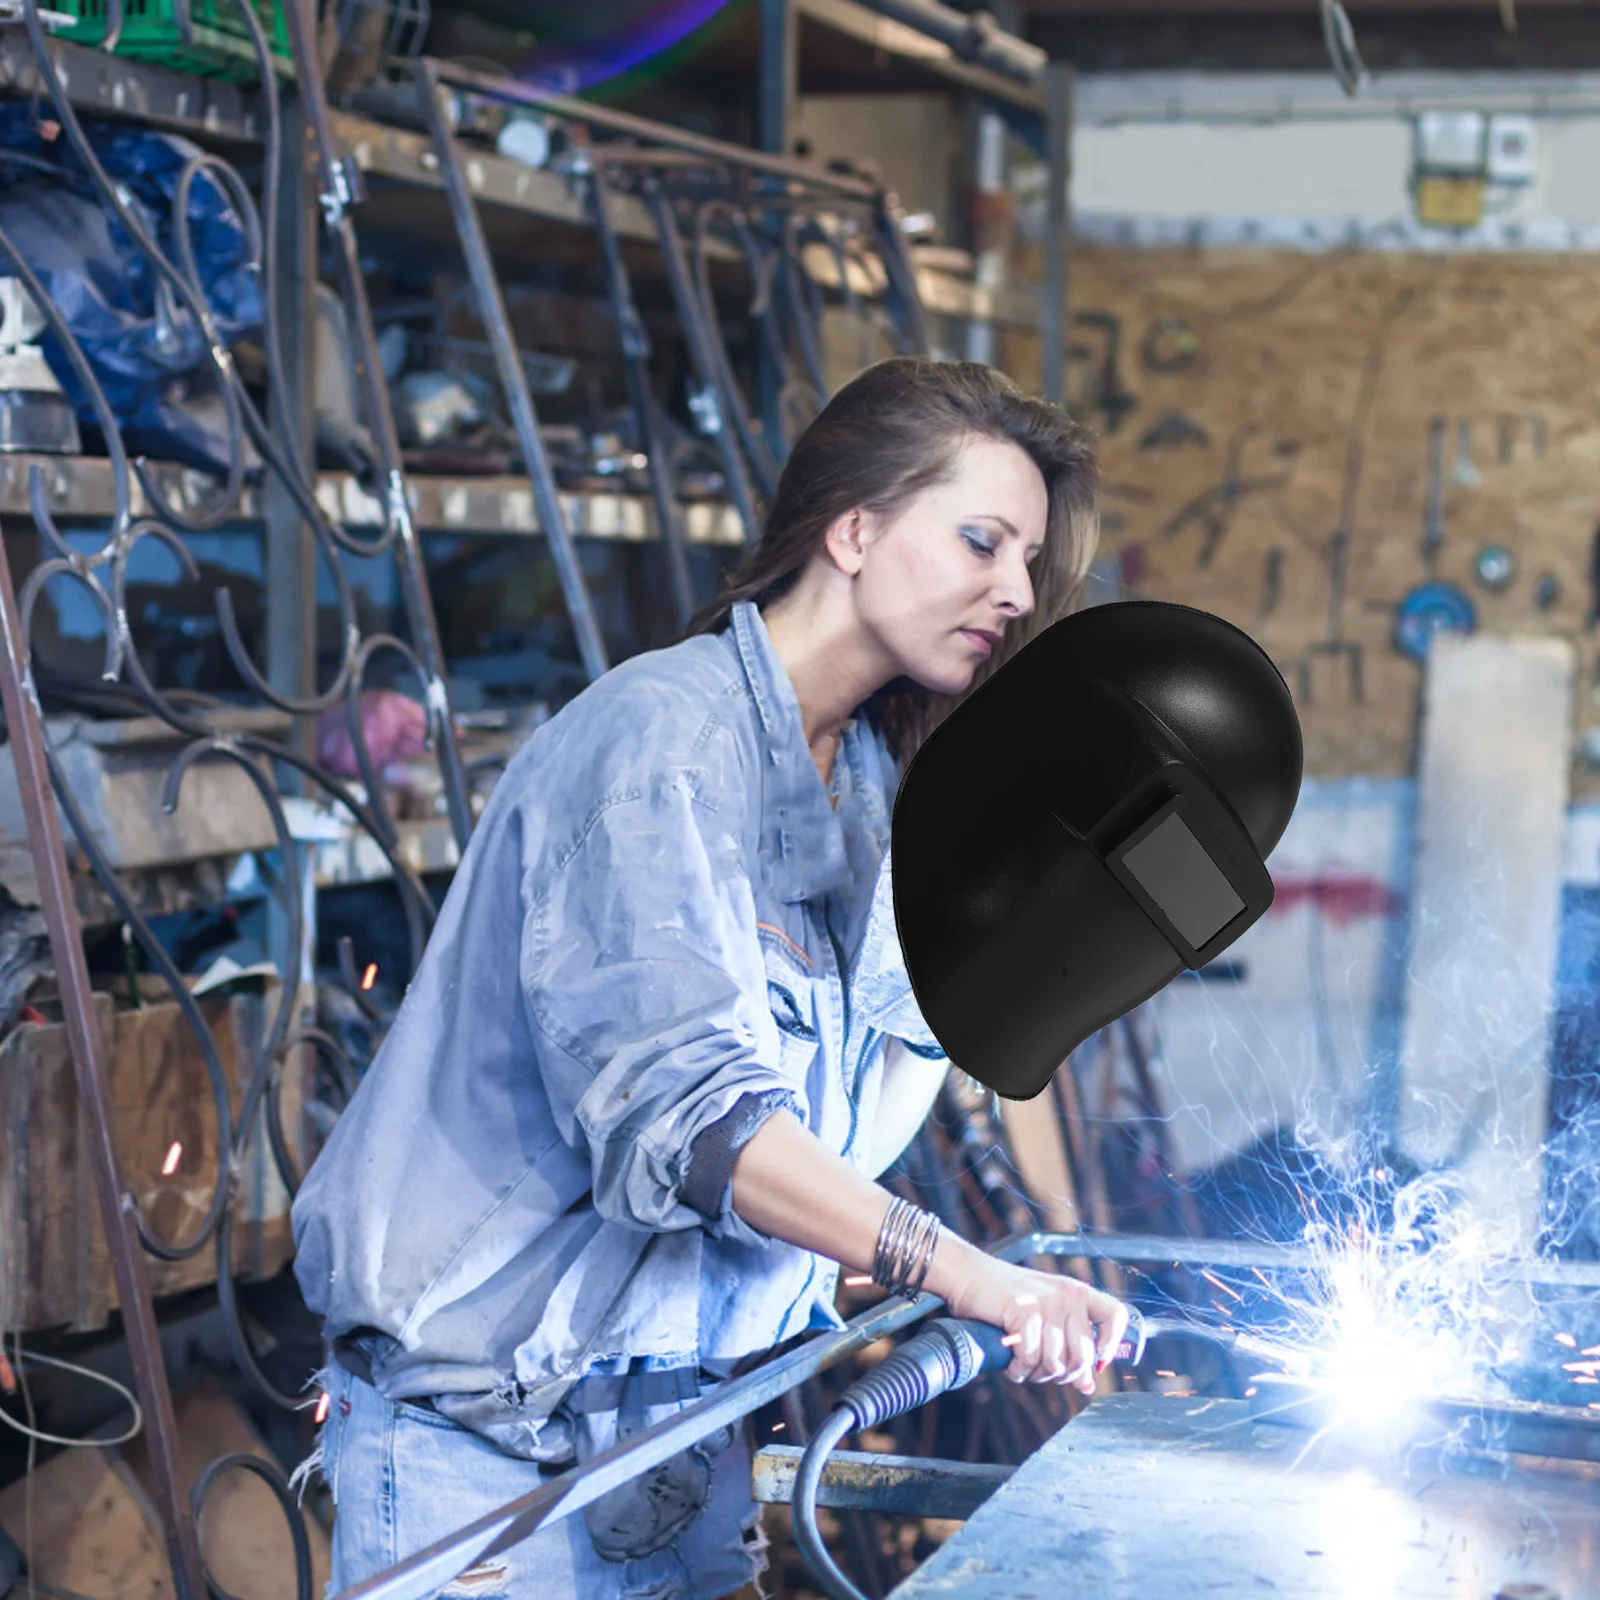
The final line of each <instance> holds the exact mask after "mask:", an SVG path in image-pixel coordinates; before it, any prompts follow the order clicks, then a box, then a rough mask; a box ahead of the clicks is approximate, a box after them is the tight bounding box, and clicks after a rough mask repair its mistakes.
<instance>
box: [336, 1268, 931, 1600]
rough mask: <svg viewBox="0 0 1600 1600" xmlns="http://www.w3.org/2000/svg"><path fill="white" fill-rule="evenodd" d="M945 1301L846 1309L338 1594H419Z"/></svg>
mask: <svg viewBox="0 0 1600 1600" xmlns="http://www.w3.org/2000/svg"><path fill="white" fill-rule="evenodd" d="M943 1303H944V1302H943V1301H941V1300H940V1299H939V1298H938V1297H937V1296H936V1295H921V1296H919V1297H918V1298H917V1299H916V1300H903V1299H900V1298H899V1297H898V1296H896V1297H893V1298H891V1299H888V1300H885V1301H883V1302H882V1303H880V1304H879V1305H876V1306H873V1307H872V1308H871V1309H870V1310H868V1311H864V1312H862V1313H861V1315H860V1316H858V1317H855V1318H853V1319H852V1320H851V1321H850V1322H849V1323H848V1324H846V1326H845V1327H843V1328H841V1329H840V1330H839V1331H838V1332H836V1333H825V1334H819V1335H818V1336H817V1337H816V1338H815V1339H810V1340H808V1341H807V1342H806V1343H805V1344H803V1345H801V1346H800V1347H799V1348H798V1349H796V1350H791V1351H790V1352H789V1353H788V1354H787V1355H783V1356H779V1357H778V1358H777V1359H776V1360H775V1361H769V1362H768V1363H767V1364H766V1365H765V1366H762V1367H758V1368H757V1369H756V1370H755V1371H754V1372H751V1373H747V1374H746V1375H745V1376H744V1377H742V1378H735V1379H733V1380H732V1381H731V1382H730V1383H728V1384H726V1385H724V1386H723V1387H722V1388H721V1389H719V1390H717V1391H716V1392H715V1393H714V1394H711V1395H708V1396H707V1397H706V1398H705V1399H704V1400H701V1401H698V1402H697V1403H696V1404H694V1405H692V1406H687V1407H685V1408H684V1409H683V1410H682V1411H680V1412H679V1413H678V1414H677V1415H676V1416H674V1417H668V1418H667V1419H666V1420H665V1421H663V1422H658V1423H657V1424H656V1425H655V1426H654V1427H653V1428H647V1429H645V1431H644V1432H642V1433H637V1434H635V1435H634V1436H633V1437H632V1438H630V1439H628V1440H627V1441H625V1442H624V1443H622V1444H616V1445H613V1446H612V1447H611V1448H610V1449H609V1450H607V1451H605V1452H603V1453H602V1454H600V1455H598V1456H596V1457H595V1458H594V1459H593V1460H592V1461H589V1462H587V1463H585V1464H584V1465H583V1466H581V1467H577V1468H575V1469H574V1470H573V1471H571V1472H567V1473H564V1474H563V1475H562V1476H561V1477H559V1478H552V1479H551V1480H550V1482H549V1483H547V1484H545V1485H543V1486H542V1487H541V1488H538V1489H536V1490H534V1491H533V1492H532V1493H531V1494H525V1495H523V1496H522V1497H521V1498H520V1499H517V1500H512V1501H510V1502H508V1503H507V1504H506V1505H503V1506H501V1507H500V1508H499V1509H498V1510H496V1511H491V1512H489V1513H488V1515H486V1516H482V1517H479V1518H478V1520H477V1521H476V1522H472V1523H469V1524H467V1525H466V1526H465V1527H463V1528H458V1529H457V1530H456V1531H455V1532H454V1533H451V1534H447V1535H446V1536H445V1537H444V1538H442V1539H440V1540H438V1541H436V1542H435V1543H434V1544H431V1545H429V1546H428V1548H427V1549H426V1550H419V1551H418V1552H417V1553H416V1554H415V1555H414V1556H410V1557H408V1558H407V1559H406V1560H404V1561H401V1562H399V1563H397V1564H396V1565H395V1566H392V1567H389V1568H388V1569H387V1570H386V1571H383V1572H380V1573H377V1574H376V1575H374V1576H373V1577H371V1578H368V1579H367V1580H366V1581H365V1582H364V1583H359V1584H356V1585H355V1586H354V1587H352V1588H349V1589H346V1590H344V1591H343V1592H342V1593H341V1594H339V1595H337V1596H336V1597H335V1600H426V1597H428V1596H430V1595H432V1594H433V1593H434V1592H435V1591H436V1590H438V1589H439V1588H440V1587H441V1586H442V1585H444V1584H447V1583H449V1582H450V1581H451V1580H452V1579H453V1578H455V1577H456V1576H457V1575H458V1574H459V1573H461V1572H463V1571H465V1570H466V1569H467V1568H468V1567H470V1566H472V1565H473V1564H474V1563H475V1562H478V1561H482V1560H485V1559H487V1558H488V1557H490V1556H494V1555H498V1554H499V1553H500V1552H501V1551H502V1550H509V1549H510V1548H511V1547H512V1546H513V1545H516V1544H520V1543H521V1542H522V1541H523V1540H524V1539H526V1538H528V1537H529V1535H531V1534H532V1533H534V1532H535V1531H536V1530H537V1529H539V1528H540V1527H542V1526H544V1525H545V1524H546V1523H550V1522H554V1521H556V1520H558V1519H559V1518H561V1517H565V1516H570V1515H571V1514H572V1513H573V1512H574V1511H578V1510H580V1509H581V1508H582V1507H584V1506H586V1505H588V1504H589V1502H590V1501H592V1500H595V1499H598V1498H599V1496H601V1495H603V1494H606V1493H607V1492H609V1491H610V1490H611V1489H614V1488H615V1487H616V1486H617V1485H618V1484H621V1483H626V1482H627V1481H628V1480H629V1479H630V1478H634V1477H637V1476H638V1474H639V1473H641V1472H646V1471H648V1470H649V1469H650V1468H651V1467H653V1466H656V1465H658V1464H659V1463H660V1462H662V1461H665V1460H667V1458H668V1457H669V1456H674V1455H676V1454H677V1453H678V1452H679V1451H680V1450H684V1449H686V1448H687V1447H688V1446H690V1445H692V1444H694V1443H696V1442H697V1441H699V1440H701V1439H703V1438H705V1436H706V1435H707V1434H708V1433H713V1432H715V1431H716V1430H717V1429H718V1428H721V1427H723V1426H725V1425H726V1424H728V1423H730V1422H737V1421H739V1420H740V1418H742V1417H747V1416H749V1414H750V1413H751V1412H752V1411H755V1410H757V1409H758V1408H759V1407H761V1406H764V1405H765V1404H766V1403H767V1402H768V1401H769V1400H773V1399H776V1398H777V1397H778V1396H779V1395H781V1394H783V1393H784V1392H785V1391H787V1390H789V1389H792V1388H794V1387H795V1386H796V1385H797V1384H800V1383H803V1382H804V1381H805V1380H806V1379H807V1378H810V1377H812V1376H813V1375H814V1374H816V1373H818V1372H821V1371H823V1370H824V1369H825V1368H827V1367H831V1366H835V1365H837V1364H838V1363H839V1362H840V1361H843V1360H845V1359H846V1357H848V1356H852V1355H854V1354H855V1353H856V1352H857V1351H858V1350H861V1349H864V1348H865V1347H866V1346H867V1345H869V1344H871V1343H872V1342H873V1341H874V1340H875V1339H881V1338H882V1337H883V1336H884V1335H885V1334H888V1333H895V1332H897V1331H898V1330H899V1329H901V1328H904V1327H906V1326H908V1325H909V1324H911V1323H913V1322H916V1321H919V1320H920V1319H921V1318H923V1317H925V1316H927V1315H929V1314H930V1313H931V1312H933V1311H936V1310H938V1309H939V1307H940V1306H942V1305H943Z"/></svg>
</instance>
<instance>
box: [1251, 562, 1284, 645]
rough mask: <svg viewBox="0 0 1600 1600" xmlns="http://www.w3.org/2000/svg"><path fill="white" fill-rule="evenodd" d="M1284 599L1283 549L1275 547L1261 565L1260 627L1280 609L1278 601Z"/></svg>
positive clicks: (1257, 611) (1258, 621)
mask: <svg viewBox="0 0 1600 1600" xmlns="http://www.w3.org/2000/svg"><path fill="white" fill-rule="evenodd" d="M1282 597H1283V548H1282V546H1281V545H1274V546H1273V547H1272V549H1270V550H1269V551H1267V554H1266V559H1265V560H1264V561H1263V562H1262V564H1261V604H1260V605H1259V606H1257V607H1256V622H1257V624H1258V625H1259V624H1260V623H1262V622H1265V621H1266V619H1267V618H1268V617H1269V616H1271V615H1272V613H1273V612H1274V611H1276V610H1277V609H1278V601H1279V600H1280V599H1282Z"/></svg>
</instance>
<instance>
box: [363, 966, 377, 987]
mask: <svg viewBox="0 0 1600 1600" xmlns="http://www.w3.org/2000/svg"><path fill="white" fill-rule="evenodd" d="M377 979H378V963H377V962H376V961H369V962H368V963H367V970H366V971H365V972H363V973H362V974H361V987H362V989H363V990H366V989H370V988H371V987H372V986H373V984H374V983H376V982H377Z"/></svg>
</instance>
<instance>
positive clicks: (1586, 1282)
mask: <svg viewBox="0 0 1600 1600" xmlns="http://www.w3.org/2000/svg"><path fill="white" fill-rule="evenodd" d="M991 1253H992V1254H994V1255H996V1256H998V1257H1000V1259H1001V1260H1002V1261H1026V1260H1027V1259H1028V1258H1029V1257H1030V1256H1084V1257H1086V1258H1087V1259H1089V1260H1091V1261H1121V1262H1125V1263H1127V1264H1129V1265H1140V1266H1158V1267H1195V1268H1199V1267H1242V1268H1251V1267H1260V1268H1262V1269H1263V1270H1265V1269H1268V1268H1277V1269H1279V1270H1280V1271H1290V1272H1317V1271H1319V1270H1321V1269H1322V1268H1323V1267H1325V1266H1326V1265H1327V1262H1328V1260H1329V1253H1328V1252H1327V1251H1326V1250H1322V1251H1313V1250H1310V1249H1308V1248H1307V1247H1306V1246H1304V1245H1297V1244H1256V1243H1253V1242H1251V1241H1249V1240H1242V1239H1176V1238H1170V1237H1167V1236H1165V1235H1162V1234H1153V1233H1152V1234H1143V1233H1099V1234H1096V1233H1043V1232H1039V1233H1015V1234H1012V1235H1011V1236H1010V1237H1009V1238H1006V1239H1003V1240H1001V1242H1000V1243H999V1244H997V1245H996V1246H995V1247H994V1250H993V1251H992V1252H991ZM1484 1271H1485V1274H1486V1275H1487V1276H1490V1277H1493V1278H1497V1279H1502V1280H1508V1281H1513V1282H1524V1283H1536V1284H1542V1285H1548V1286H1553V1287H1568V1288H1575V1289H1600V1261H1552V1260H1550V1259H1548V1258H1547V1257H1544V1256H1520V1257H1515V1258H1511V1259H1508V1260H1505V1261H1501V1262H1497V1263H1492V1264H1491V1265H1489V1266H1487V1267H1485V1269H1484Z"/></svg>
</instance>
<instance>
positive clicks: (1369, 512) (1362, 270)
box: [1001, 248, 1600, 795]
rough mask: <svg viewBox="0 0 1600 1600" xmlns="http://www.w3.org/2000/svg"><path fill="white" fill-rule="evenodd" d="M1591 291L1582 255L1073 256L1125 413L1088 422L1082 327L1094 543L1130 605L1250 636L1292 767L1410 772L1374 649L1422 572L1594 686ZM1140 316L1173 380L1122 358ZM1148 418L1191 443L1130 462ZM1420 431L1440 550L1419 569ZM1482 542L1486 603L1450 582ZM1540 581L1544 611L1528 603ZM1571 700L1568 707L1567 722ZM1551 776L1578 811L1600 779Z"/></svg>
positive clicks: (1394, 697) (1407, 665) (1015, 353)
mask: <svg viewBox="0 0 1600 1600" xmlns="http://www.w3.org/2000/svg"><path fill="white" fill-rule="evenodd" d="M1020 270H1021V272H1022V273H1023V274H1026V272H1027V271H1028V270H1029V263H1028V262H1026V261H1024V262H1023V263H1022V264H1021V268H1020ZM1597 279H1600V264H1597V263H1595V262H1594V261H1592V260H1589V259H1587V258H1582V257H1556V256H1532V255H1527V256H1465V255H1452V256H1442V255H1441V256H1420V255H1402V254H1393V255H1390V254H1371V253H1367V254H1358V253H1354V252H1333V253H1330V254H1324V255H1318V256H1303V255H1293V254H1289V253H1283V252H1273V251H1245V250H1234V251H1200V250H1133V249H1129V250H1118V249H1110V248H1083V249H1080V250H1078V251H1076V252H1075V253H1074V256H1073V281H1072V303H1073V306H1074V307H1075V309H1076V310H1077V311H1080V312H1081V311H1090V312H1096V313H1102V314H1109V315H1110V316H1112V317H1114V318H1116V319H1117V322H1116V327H1117V331H1118V332H1119V334H1120V348H1119V351H1118V355H1119V362H1118V372H1117V377H1118V379H1119V380H1120V387H1121V389H1122V391H1124V392H1125V393H1127V394H1129V395H1131V396H1132V397H1133V404H1132V406H1131V408H1130V409H1128V410H1127V412H1126V414H1125V415H1123V416H1122V417H1121V418H1120V419H1119V420H1117V421H1116V422H1115V425H1113V423H1112V419H1111V418H1110V417H1109V416H1108V414H1107V411H1106V409H1105V408H1104V406H1103V405H1102V404H1101V403H1100V402H1101V400H1102V399H1103V396H1104V391H1105V388H1106V385H1105V382H1104V376H1105V361H1104V357H1105V352H1106V349H1107V343H1108V341H1107V331H1106V329H1105V328H1104V327H1103V326H1086V325H1083V324H1081V323H1080V324H1078V325H1076V326H1075V327H1074V330H1073V339H1074V342H1075V343H1076V344H1078V345H1079V346H1081V347H1082V349H1083V352H1084V353H1083V354H1082V355H1081V356H1079V357H1078V358H1076V359H1074V361H1073V362H1072V365H1071V385H1070V389H1071V396H1070V398H1071V403H1072V405H1073V409H1074V410H1075V412H1077V413H1078V414H1079V415H1081V416H1082V417H1084V418H1085V420H1088V421H1090V422H1093V423H1094V424H1095V425H1096V426H1097V427H1098V428H1099V429H1100V431H1101V434H1102V459H1103V463H1104V471H1105V477H1106V480H1107V482H1106V493H1105V497H1104V508H1105V513H1106V517H1105V536H1104V540H1103V546H1102V549H1103V552H1104V553H1105V554H1107V555H1110V556H1113V557H1118V558H1120V561H1121V566H1122V570H1123V573H1124V575H1125V578H1126V580H1127V583H1128V589H1129V592H1130V593H1134V594H1142V595H1148V596H1151V597H1154V598H1159V599H1169V600H1178V601H1185V602H1188V603H1191V604H1195V605H1199V606H1203V607H1205V608H1207V609H1208V610H1212V611H1215V612H1217V613H1219V614H1220V615H1222V616H1225V617H1227V618H1228V619H1229V620H1230V621H1233V622H1235V623H1237V624H1239V625H1240V626H1242V627H1244V628H1246V629H1248V630H1249V631H1250V632H1251V633H1253V634H1254V636H1255V637H1256V638H1258V639H1259V640H1260V641H1261V643H1262V644H1263V646H1264V647H1265V648H1266V649H1267V650H1268V651H1269V653H1270V654H1271V655H1272V656H1273V658H1274V659H1275V660H1276V661H1278V663H1279V664H1280V666H1281V667H1282V668H1283V670H1284V672H1285V676H1286V677H1287V678H1288V680H1289V682H1290V685H1291V687H1292V688H1293V689H1294V692H1295V695H1296V699H1297V702H1298V704H1299V706H1300V710H1301V715H1302V718H1303V721H1304V725H1305V731H1306V753H1307V766H1308V770H1309V771H1311V772H1313V773H1323V774H1328V775H1340V774H1345V773H1352V772H1366V773H1372V774H1398V773H1402V772H1406V771H1408V770H1410V769H1411V767H1412V764H1413V759H1414V754H1415V738H1416V733H1417V726H1418V706H1419V693H1420V686H1421V669H1420V667H1419V666H1418V664H1417V663H1415V662H1413V661H1412V660H1410V659H1408V658H1407V657H1405V656H1404V655H1402V654H1401V653H1399V652H1398V651H1397V650H1396V649H1395V647H1394V643H1393V631H1394V614H1395V606H1396V603H1397V602H1398V601H1400V599H1401V598H1402V597H1403V596H1405V595H1406V594H1407V593H1408V591H1410V590H1411V589H1412V588H1413V587H1414V586H1416V585H1418V584H1420V583H1422V582H1424V581H1427V580H1429V579H1434V580H1437V581H1441V582H1448V583H1451V584H1455V585H1457V586H1459V587H1460V588H1461V589H1462V590H1463V591H1464V592H1465V593H1467V594H1468V595H1469V597H1470V598H1471V600H1472V602H1473V604H1474V605H1475V607H1476V609H1477V612H1478V618H1479V623H1480V626H1481V628H1482V629H1483V630H1484V631H1486V632H1489V633H1495V634H1517V635H1530V634H1532V635H1548V636H1550V637H1559V638H1564V639H1567V640H1568V641H1570V642H1571V643H1572V644H1573V645H1574V646H1575V647H1576V648H1577V649H1578V651H1579V682H1580V684H1581V685H1583V686H1584V689H1585V690H1587V687H1588V685H1589V684H1590V683H1591V682H1592V681H1593V680H1594V672H1595V668H1594V662H1595V642H1594V639H1593V637H1592V635H1591V632H1590V617H1591V613H1592V611H1593V609H1594V600H1595V595H1594V591H1593V587H1592V584H1593V579H1592V573H1591V563H1592V547H1593V543H1594V537H1595V532H1596V527H1597V524H1600V471H1597V468H1600V407H1597V404H1596V402H1597V399H1600V374H1597V372H1596V368H1595V364H1594V359H1593V352H1594V351H1595V350H1596V349H1597V348H1600V296H1596V295H1595V294H1594V293H1593V288H1594V285H1595V283H1596V281H1597ZM1159 317H1179V318H1182V319H1184V320H1185V321H1186V322H1187V324H1188V325H1189V327H1190V328H1191V329H1192V330H1193V333H1194V335H1195V337H1196V339H1197V341H1198V349H1197V352H1196V354H1195V357H1194V359H1193V361H1192V363H1191V364H1190V365H1188V366H1187V367H1186V368H1185V369H1184V370H1182V371H1176V372H1162V371H1155V370H1151V369H1150V367H1149V366H1147V364H1146V363H1145V361H1144V360H1143V359H1142V357H1141V354H1140V345H1141V342H1142V340H1143V337H1144V335H1145V334H1146V333H1147V332H1148V331H1149V330H1151V328H1152V327H1153V325H1154V324H1155V320H1156V319H1157V318H1159ZM1001 363H1002V365H1004V366H1005V367H1006V368H1007V370H1009V371H1011V372H1012V373H1013V374H1014V375H1015V376H1016V377H1018V378H1019V379H1020V380H1021V381H1022V382H1023V383H1024V384H1027V385H1030V386H1036V385H1037V383H1038V381H1039V376H1040V369H1039V347H1038V341H1037V339H1036V338H1032V337H1025V336H1020V335H1008V336H1007V337H1006V338H1005V340H1004V342H1003V345H1002V355H1001ZM1173 413H1177V414H1181V415H1182V416H1184V417H1186V418H1188V419H1189V420H1190V421H1192V422H1193V423H1195V424H1197V425H1198V426H1199V428H1201V429H1202V430H1203V431H1204V434H1205V440H1204V442H1189V443H1173V444H1167V445H1164V446H1161V445H1152V446H1149V447H1147V448H1143V449H1141V448H1140V445H1141V441H1142V440H1144V439H1145V437H1146V436H1147V434H1148V432H1149V430H1150V429H1151V428H1152V426H1153V425H1155V424H1156V423H1158V422H1159V421H1161V419H1163V418H1164V417H1168V416H1169V415H1171V414H1173ZM1434 418H1440V419H1442V420H1443V423H1444V429H1443V438H1444V449H1443V468H1444V470H1443V478H1442V494H1441V497H1440V505H1439V509H1440V512H1441V514H1442V528H1443V538H1442V543H1441V544H1440V545H1439V548H1438V552H1437V558H1436V560H1435V561H1434V563H1433V564H1432V566H1431V567H1430V564H1429V562H1428V560H1427V559H1426V558H1425V555H1424V550H1423V545H1424V532H1425V522H1426V516H1427V507H1428V461H1429V431H1430V422H1431V420H1432V419H1434ZM1463 425H1464V429H1465V431H1463ZM1463 443H1465V444H1466V445H1467V450H1466V452H1465V454H1463V453H1462V452H1461V451H1460V450H1459V446H1460V445H1461V444H1463ZM1230 462H1231V464H1232V468H1233V471H1232V474H1231V477H1232V479H1233V480H1234V481H1233V486H1232V488H1231V489H1230V487H1229V480H1230V472H1229V467H1230ZM1491 544H1498V545H1503V546H1505V547H1506V548H1508V549H1509V550H1510V551H1511V552H1512V554H1513V556H1514V558H1515V560H1516V562H1517V568H1518V570H1517V574H1516V576H1515V578H1514V580H1513V581H1512V583H1511V584H1510V586H1509V587H1508V588H1507V589H1506V590H1505V591H1504V592H1503V593H1495V592H1491V591H1489V590H1487V589H1485V588H1484V587H1482V586H1481V585H1480V584H1479V583H1478V582H1477V580H1476V578H1475V576H1474V558H1475V556H1476V554H1477V552H1478V551H1479V550H1480V549H1481V548H1483V547H1484V546H1487V545H1491ZM1546 576H1548V577H1549V578H1550V579H1552V580H1554V585H1555V589H1556V594H1555V598H1554V600H1553V602H1552V603H1551V604H1550V605H1549V607H1548V609H1540V608H1539V607H1538V606H1537V605H1536V603H1535V598H1536V592H1537V589H1538V585H1539V581H1540V579H1541V578H1542V577H1546ZM1357 668H1359V671H1357V670H1356V669H1357ZM1590 702H1591V696H1590V695H1589V693H1587V692H1583V693H1580V694H1579V696H1578V706H1579V712H1580V718H1582V716H1583V715H1584V714H1585V713H1588V712H1589V711H1590V709H1591V704H1590ZM1575 780H1576V784H1577V789H1578V792H1579V794H1580V795H1585V794H1590V793H1593V792H1595V791H1596V789H1597V788H1600V785H1597V783H1596V782H1595V780H1594V779H1592V778H1591V777H1590V776H1589V775H1588V774H1587V772H1585V771H1584V770H1582V767H1581V763H1580V765H1579V767H1578V770H1577V771H1576V772H1575Z"/></svg>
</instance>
